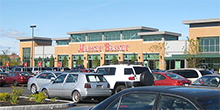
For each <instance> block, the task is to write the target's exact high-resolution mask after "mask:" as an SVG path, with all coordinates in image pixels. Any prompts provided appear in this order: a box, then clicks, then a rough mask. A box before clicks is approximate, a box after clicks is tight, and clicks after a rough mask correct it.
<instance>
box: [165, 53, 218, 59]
mask: <svg viewBox="0 0 220 110" xmlns="http://www.w3.org/2000/svg"><path fill="white" fill-rule="evenodd" d="M189 57H190V56H187V55H172V56H171V57H165V60H183V59H186V58H189ZM192 57H196V58H200V57H202V58H220V54H199V55H193V56H192Z"/></svg>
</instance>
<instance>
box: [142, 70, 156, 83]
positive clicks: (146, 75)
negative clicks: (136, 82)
mask: <svg viewBox="0 0 220 110" xmlns="http://www.w3.org/2000/svg"><path fill="white" fill-rule="evenodd" d="M140 83H141V85H142V86H152V85H154V77H153V75H152V74H151V73H150V72H148V71H145V72H143V73H141V76H140Z"/></svg>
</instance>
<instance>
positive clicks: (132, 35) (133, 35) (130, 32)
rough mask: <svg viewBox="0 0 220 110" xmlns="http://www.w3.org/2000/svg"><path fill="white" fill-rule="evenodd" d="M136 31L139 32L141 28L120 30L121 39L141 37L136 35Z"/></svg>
mask: <svg viewBox="0 0 220 110" xmlns="http://www.w3.org/2000/svg"><path fill="white" fill-rule="evenodd" d="M138 32H141V30H127V31H122V39H123V40H129V39H141V37H140V36H138V35H137V33H138Z"/></svg>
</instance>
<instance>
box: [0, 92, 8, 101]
mask: <svg viewBox="0 0 220 110" xmlns="http://www.w3.org/2000/svg"><path fill="white" fill-rule="evenodd" d="M9 97H10V95H9V93H8V92H5V93H0V101H6V100H7V99H8V98H9Z"/></svg>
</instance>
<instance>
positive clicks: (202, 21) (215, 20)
mask: <svg viewBox="0 0 220 110" xmlns="http://www.w3.org/2000/svg"><path fill="white" fill-rule="evenodd" d="M212 22H220V18H212V19H199V20H184V21H183V24H198V23H212Z"/></svg>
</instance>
